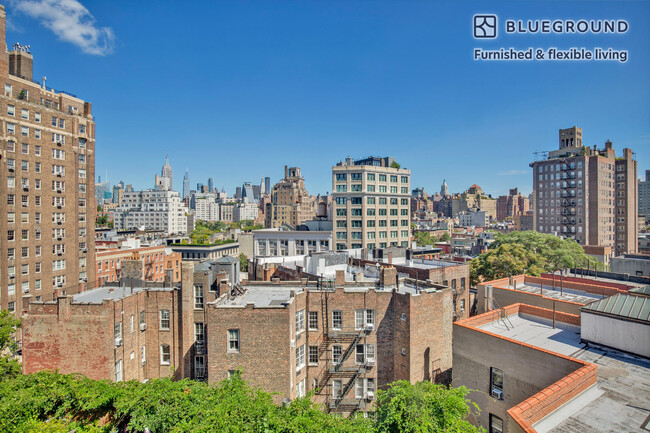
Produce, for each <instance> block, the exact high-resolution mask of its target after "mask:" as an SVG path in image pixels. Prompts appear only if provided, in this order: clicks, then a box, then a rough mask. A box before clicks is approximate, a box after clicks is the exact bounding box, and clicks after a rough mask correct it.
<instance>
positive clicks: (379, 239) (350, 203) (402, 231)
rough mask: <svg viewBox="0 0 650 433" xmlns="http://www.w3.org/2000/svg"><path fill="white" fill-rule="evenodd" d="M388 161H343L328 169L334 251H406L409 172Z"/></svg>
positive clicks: (390, 159)
mask: <svg viewBox="0 0 650 433" xmlns="http://www.w3.org/2000/svg"><path fill="white" fill-rule="evenodd" d="M393 162H395V161H394V159H393V158H391V157H385V158H377V157H369V158H366V159H361V160H356V161H354V160H353V159H352V158H347V159H346V160H345V161H342V162H340V163H338V164H337V165H335V166H334V167H332V197H333V203H334V210H333V219H334V220H333V221H334V228H333V229H332V240H333V242H334V245H335V250H336V251H339V250H344V249H350V248H367V249H370V250H372V249H375V248H386V247H388V246H401V247H408V245H409V242H410V240H411V223H410V221H411V216H410V210H411V207H410V198H411V192H410V191H411V171H410V170H407V169H404V168H394V167H391V165H393Z"/></svg>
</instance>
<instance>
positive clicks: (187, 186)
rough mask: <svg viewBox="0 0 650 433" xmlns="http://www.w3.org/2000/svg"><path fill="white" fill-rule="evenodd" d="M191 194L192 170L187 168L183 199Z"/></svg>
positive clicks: (184, 178)
mask: <svg viewBox="0 0 650 433" xmlns="http://www.w3.org/2000/svg"><path fill="white" fill-rule="evenodd" d="M189 195H190V172H189V171H188V170H187V169H185V177H183V200H185V199H186V198H187V197H189Z"/></svg>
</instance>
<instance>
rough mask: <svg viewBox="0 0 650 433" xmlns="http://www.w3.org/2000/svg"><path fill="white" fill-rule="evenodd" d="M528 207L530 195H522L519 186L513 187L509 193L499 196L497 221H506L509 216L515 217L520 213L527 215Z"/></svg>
mask: <svg viewBox="0 0 650 433" xmlns="http://www.w3.org/2000/svg"><path fill="white" fill-rule="evenodd" d="M528 209H529V201H528V196H524V195H521V194H520V193H519V190H518V188H512V189H511V190H510V191H509V192H508V195H501V196H499V198H497V221H505V220H506V218H508V217H511V218H514V217H515V216H518V215H526V212H528Z"/></svg>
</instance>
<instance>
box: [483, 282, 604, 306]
mask: <svg viewBox="0 0 650 433" xmlns="http://www.w3.org/2000/svg"><path fill="white" fill-rule="evenodd" d="M559 285H560V283H559V281H558V283H557V285H556V287H555V289H553V286H549V285H548V284H544V285H543V287H542V286H541V285H540V284H534V283H525V284H517V285H516V287H515V286H511V285H509V284H503V285H499V286H498V287H504V288H506V289H511V290H519V291H522V292H528V293H535V294H537V295H542V296H545V297H547V298H553V299H557V300H559V301H566V302H575V303H577V304H582V305H586V304H590V303H592V302H594V301H598V300H600V299H603V296H602V295H598V294H594V293H588V292H584V291H582V290H576V289H568V288H566V287H564V288H562V290H560V287H559ZM495 287H496V286H495Z"/></svg>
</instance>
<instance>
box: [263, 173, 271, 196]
mask: <svg viewBox="0 0 650 433" xmlns="http://www.w3.org/2000/svg"><path fill="white" fill-rule="evenodd" d="M264 191H266V193H267V194H271V178H270V177H268V176H267V177H265V178H264Z"/></svg>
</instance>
